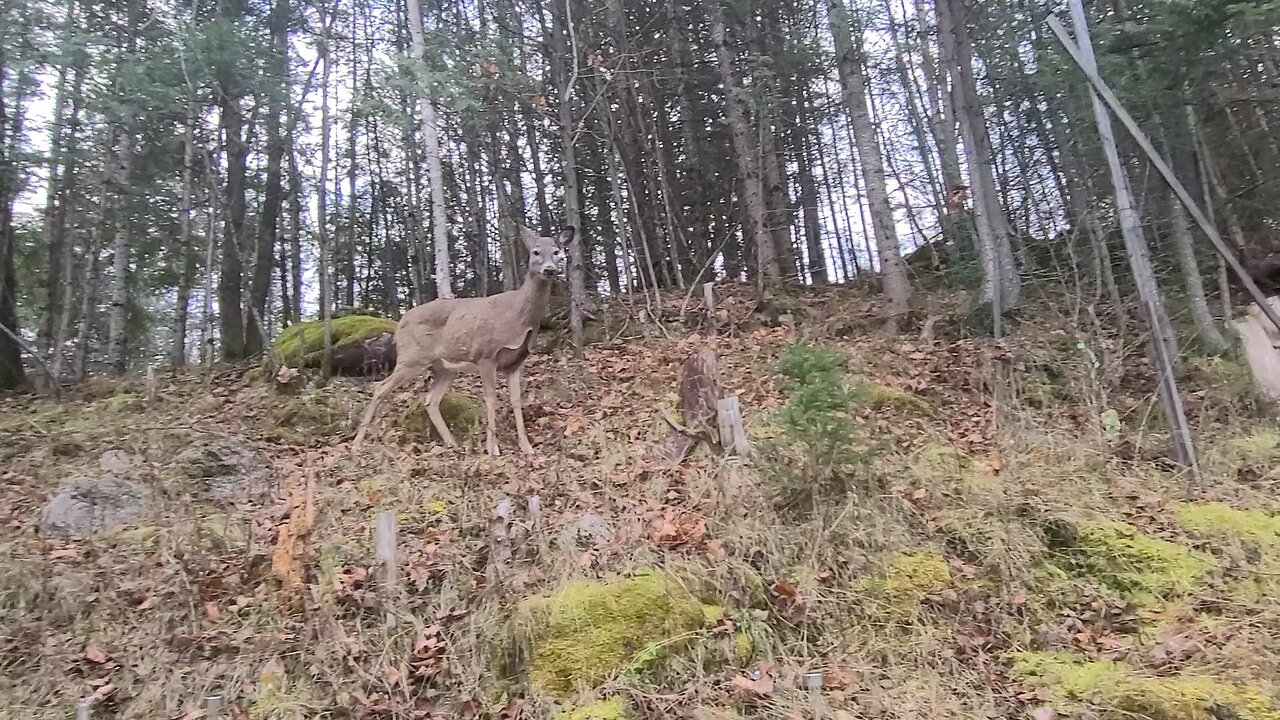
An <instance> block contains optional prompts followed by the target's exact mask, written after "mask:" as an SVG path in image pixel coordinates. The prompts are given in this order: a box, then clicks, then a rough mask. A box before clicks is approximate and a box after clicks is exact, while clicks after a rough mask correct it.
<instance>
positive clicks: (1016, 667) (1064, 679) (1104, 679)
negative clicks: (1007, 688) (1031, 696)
mask: <svg viewBox="0 0 1280 720" xmlns="http://www.w3.org/2000/svg"><path fill="white" fill-rule="evenodd" d="M1010 660H1011V661H1012V673H1013V676H1014V677H1015V678H1017V679H1018V680H1020V681H1022V682H1025V683H1027V684H1029V685H1031V686H1033V687H1043V688H1045V689H1046V690H1047V691H1048V692H1049V696H1050V698H1051V699H1052V700H1054V701H1055V702H1056V703H1058V704H1059V706H1060V707H1061V708H1062V709H1065V710H1072V709H1075V710H1077V711H1079V712H1083V711H1084V709H1085V708H1091V709H1092V710H1093V711H1095V712H1097V713H1098V714H1099V715H1101V716H1102V717H1108V718H1110V717H1115V718H1121V717H1140V718H1152V719H1153V720H1218V719H1219V718H1223V717H1234V718H1240V720H1278V719H1280V704H1278V703H1277V702H1276V700H1275V698H1274V697H1273V696H1272V695H1271V694H1270V692H1269V689H1268V688H1264V687H1251V686H1248V685H1239V684H1234V683H1231V682H1229V681H1225V680H1220V679H1214V678H1211V677H1197V676H1182V677H1153V676H1149V675H1145V674H1143V673H1141V672H1138V671H1136V670H1134V669H1133V668H1131V667H1128V666H1126V665H1124V664H1123V663H1119V662H1115V661H1110V660H1094V661H1089V660H1084V659H1082V658H1080V657H1075V656H1072V655H1069V654H1064V653H1047V652H1021V653H1012V654H1011V655H1010Z"/></svg>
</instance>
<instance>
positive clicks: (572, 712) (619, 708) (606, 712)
mask: <svg viewBox="0 0 1280 720" xmlns="http://www.w3.org/2000/svg"><path fill="white" fill-rule="evenodd" d="M626 717H627V703H626V701H625V700H623V699H622V698H620V697H614V698H608V699H605V700H600V701H598V702H593V703H589V704H587V705H578V706H577V707H571V708H565V709H563V710H560V711H558V712H557V713H556V714H555V720H624V718H626Z"/></svg>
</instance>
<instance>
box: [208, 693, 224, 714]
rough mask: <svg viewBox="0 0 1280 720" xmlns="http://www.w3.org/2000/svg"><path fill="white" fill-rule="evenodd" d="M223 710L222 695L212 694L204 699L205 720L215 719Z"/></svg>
mask: <svg viewBox="0 0 1280 720" xmlns="http://www.w3.org/2000/svg"><path fill="white" fill-rule="evenodd" d="M220 712H222V696H221V695H210V696H209V697H207V698H205V699H204V718H205V720H213V719H214V718H216V717H218V714H219V713H220Z"/></svg>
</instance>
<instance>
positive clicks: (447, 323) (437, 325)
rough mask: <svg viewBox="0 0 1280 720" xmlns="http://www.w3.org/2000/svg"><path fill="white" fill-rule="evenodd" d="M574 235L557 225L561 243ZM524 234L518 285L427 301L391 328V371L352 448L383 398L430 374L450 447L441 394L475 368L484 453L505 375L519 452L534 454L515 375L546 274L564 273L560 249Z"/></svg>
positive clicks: (494, 449) (538, 317)
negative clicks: (524, 265)
mask: <svg viewBox="0 0 1280 720" xmlns="http://www.w3.org/2000/svg"><path fill="white" fill-rule="evenodd" d="M573 233H574V228H570V227H567V228H564V229H563V230H561V231H560V241H561V243H562V244H563V243H567V242H568V240H569V239H570V238H572V237H573ZM521 237H522V238H523V240H524V243H525V246H526V247H527V248H528V249H529V273H528V275H527V276H526V277H525V281H524V284H523V285H521V286H520V288H519V289H518V290H510V291H508V292H504V293H500V294H498V295H491V296H489V297H483V298H449V299H440V300H432V301H431V302H429V303H426V304H423V305H419V306H417V307H415V308H413V309H412V310H410V311H409V312H407V313H405V314H404V317H402V318H401V319H400V324H399V325H398V326H397V327H396V369H395V371H394V372H393V373H391V375H390V377H388V378H387V379H386V380H383V381H382V382H381V383H380V384H379V385H378V388H377V390H375V391H374V393H373V399H372V400H371V401H370V402H369V407H368V409H366V410H365V414H364V418H363V419H361V421H360V429H359V430H358V431H357V432H356V439H355V442H354V443H353V444H352V449H353V450H359V449H360V447H361V446H362V445H363V443H364V436H365V433H366V432H367V430H368V428H369V424H370V423H371V422H373V419H374V417H375V416H376V415H377V412H378V409H379V407H381V405H382V403H383V402H384V401H385V400H386V397H387V396H388V395H389V394H390V393H392V392H394V391H395V390H396V389H397V388H399V387H401V386H403V385H405V384H407V383H409V382H412V381H414V380H416V379H418V378H420V377H423V376H425V375H427V374H430V375H431V377H432V382H431V389H430V390H429V391H428V393H427V416H428V417H430V418H431V424H432V425H434V426H435V428H436V431H437V432H438V433H440V437H441V438H443V439H444V441H445V443H446V444H448V445H454V444H455V441H454V438H453V434H452V433H451V432H449V428H448V427H447V426H446V425H445V423H444V418H442V417H441V416H440V399H441V398H443V397H444V394H445V393H446V392H447V391H448V390H449V385H450V384H452V383H453V380H454V378H455V377H457V376H458V374H459V373H462V372H478V373H479V374H480V378H481V380H482V381H483V383H484V400H485V417H486V421H487V422H486V424H485V435H486V445H487V447H488V450H489V453H490V454H493V455H497V454H498V441H497V436H496V434H495V432H494V423H495V422H496V417H495V415H496V413H495V406H496V403H497V378H498V375H503V376H504V377H506V378H507V387H508V390H509V392H510V394H511V411H512V413H513V414H514V415H515V421H516V434H517V435H518V436H519V439H520V449H521V450H522V451H523V452H525V453H529V454H532V453H533V446H532V445H530V443H529V438H528V436H527V435H526V434H525V429H524V403H523V399H522V398H521V395H520V378H521V373H522V371H523V369H524V363H525V360H526V359H527V358H528V357H529V353H530V351H531V350H532V348H533V343H534V341H535V340H536V339H537V337H538V326H539V324H540V323H541V322H542V317H543V316H544V315H546V312H547V303H548V302H549V300H550V298H551V285H552V282H553V280H552V279H551V277H550V276H549V274H548V273H552V274H555V275H559V274H562V273H563V272H564V254H563V252H562V251H561V249H560V247H559V246H557V243H556V240H554V239H552V238H548V237H539V236H538V235H537V234H535V233H534V232H533V231H531V230H529V229H527V228H521Z"/></svg>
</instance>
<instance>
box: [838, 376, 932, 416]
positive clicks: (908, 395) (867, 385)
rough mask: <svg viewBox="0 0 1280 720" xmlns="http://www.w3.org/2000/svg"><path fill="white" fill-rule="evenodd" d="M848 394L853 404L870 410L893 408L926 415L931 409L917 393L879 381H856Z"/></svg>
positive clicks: (898, 410)
mask: <svg viewBox="0 0 1280 720" xmlns="http://www.w3.org/2000/svg"><path fill="white" fill-rule="evenodd" d="M849 394H850V398H851V399H852V401H853V403H854V404H856V405H861V406H863V407H868V408H871V409H872V410H894V411H897V412H902V413H911V414H915V415H928V414H929V413H930V412H931V411H932V408H930V407H929V403H928V402H926V401H925V399H924V398H922V397H920V396H919V395H916V394H915V393H912V392H908V391H906V390H899V389H898V388H894V387H889V386H888V385H881V384H879V383H873V382H864V383H858V384H857V385H854V386H853V388H852V389H851V390H850V393H849Z"/></svg>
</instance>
